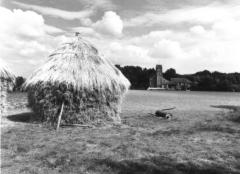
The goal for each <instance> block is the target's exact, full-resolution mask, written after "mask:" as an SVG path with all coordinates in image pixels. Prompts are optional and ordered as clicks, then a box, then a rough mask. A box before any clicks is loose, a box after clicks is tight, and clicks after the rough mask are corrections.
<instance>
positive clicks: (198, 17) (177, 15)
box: [124, 3, 240, 27]
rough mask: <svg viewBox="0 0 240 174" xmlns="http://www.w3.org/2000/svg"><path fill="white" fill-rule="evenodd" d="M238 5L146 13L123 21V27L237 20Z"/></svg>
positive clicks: (239, 11)
mask: <svg viewBox="0 0 240 174" xmlns="http://www.w3.org/2000/svg"><path fill="white" fill-rule="evenodd" d="M239 17H240V6H239V5H235V6H232V5H222V4H217V5H216V4H215V3H213V4H210V5H208V6H204V7H185V8H181V9H174V10H169V11H166V12H164V13H153V12H147V13H144V14H143V15H139V16H136V17H133V18H130V19H126V20H124V26H125V27H136V26H148V27H150V26H154V25H161V24H171V25H176V24H179V23H184V22H188V23H195V24H212V23H215V22H216V21H219V20H223V19H229V18H239Z"/></svg>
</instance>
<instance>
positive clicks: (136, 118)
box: [1, 90, 240, 174]
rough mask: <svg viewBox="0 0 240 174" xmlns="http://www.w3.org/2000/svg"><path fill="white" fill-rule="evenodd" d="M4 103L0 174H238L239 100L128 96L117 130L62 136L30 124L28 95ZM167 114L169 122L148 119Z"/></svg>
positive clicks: (213, 95)
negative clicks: (163, 111) (166, 110)
mask: <svg viewBox="0 0 240 174" xmlns="http://www.w3.org/2000/svg"><path fill="white" fill-rule="evenodd" d="M8 101H9V108H8V112H7V113H6V115H5V116H4V118H2V121H1V160H2V162H1V171H2V173H26V174H37V173H39V174H47V173H51V174H52V173H53V174H57V173H83V174H85V173H89V174H101V173H106V174H113V173H119V174H128V173H129V174H132V173H133V174H135V173H136V174H141V173H149V174H155V173H156V174H158V173H166V174H170V173H177V174H185V173H189V174H190V173H191V174H205V173H210V174H225V173H233V174H237V173H240V93H220V92H177V91H134V90H131V91H129V93H128V94H127V96H126V97H125V99H124V101H123V104H122V114H121V118H122V124H121V125H112V126H102V127H97V126H95V127H91V126H90V127H61V129H60V131H59V132H56V131H55V129H53V128H49V127H47V126H44V125H42V124H40V123H35V122H32V121H31V118H32V117H34V113H32V112H31V111H30V110H29V109H27V107H26V105H27V97H26V94H24V93H15V94H10V96H9V99H8ZM170 107H176V109H174V110H171V111H169V112H171V113H172V114H173V118H172V119H170V120H166V119H161V118H158V117H154V116H152V115H150V114H149V113H154V112H155V110H157V109H164V108H170Z"/></svg>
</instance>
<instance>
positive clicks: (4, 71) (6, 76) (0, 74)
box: [0, 59, 15, 82]
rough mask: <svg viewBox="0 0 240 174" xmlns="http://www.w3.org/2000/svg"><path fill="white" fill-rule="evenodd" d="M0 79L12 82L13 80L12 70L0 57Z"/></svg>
mask: <svg viewBox="0 0 240 174" xmlns="http://www.w3.org/2000/svg"><path fill="white" fill-rule="evenodd" d="M0 79H1V80H2V81H3V80H5V81H8V82H14V80H15V76H14V75H13V73H12V71H11V70H10V68H9V67H8V66H7V64H6V63H5V62H4V61H3V60H2V59H0Z"/></svg>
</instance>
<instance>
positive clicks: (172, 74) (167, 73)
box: [163, 68, 177, 80]
mask: <svg viewBox="0 0 240 174" xmlns="http://www.w3.org/2000/svg"><path fill="white" fill-rule="evenodd" d="M163 77H164V78H165V79H167V80H171V78H175V77H177V73H176V70H175V69H173V68H170V69H168V70H166V71H165V73H164V74H163Z"/></svg>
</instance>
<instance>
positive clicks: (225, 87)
mask: <svg viewBox="0 0 240 174" xmlns="http://www.w3.org/2000/svg"><path fill="white" fill-rule="evenodd" d="M116 67H117V68H118V69H119V70H120V71H121V72H122V73H123V74H124V75H125V76H126V78H127V79H128V80H129V81H130V82H131V89H147V88H148V87H149V78H150V77H152V76H153V75H155V74H156V70H155V69H154V68H142V67H139V66H123V67H122V66H120V65H116ZM163 77H164V78H165V79H167V80H171V78H176V77H182V78H186V79H188V80H190V81H191V82H192V84H191V90H192V91H236V92H240V73H221V72H217V71H215V72H210V71H208V70H204V71H200V72H197V73H195V74H185V75H181V74H178V73H177V72H176V70H175V69H173V68H170V69H168V70H166V71H165V72H164V73H163ZM25 80H26V79H25V78H23V77H21V76H20V77H17V78H16V83H15V85H14V88H13V91H22V85H23V84H24V82H25Z"/></svg>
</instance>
